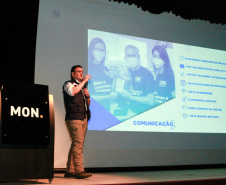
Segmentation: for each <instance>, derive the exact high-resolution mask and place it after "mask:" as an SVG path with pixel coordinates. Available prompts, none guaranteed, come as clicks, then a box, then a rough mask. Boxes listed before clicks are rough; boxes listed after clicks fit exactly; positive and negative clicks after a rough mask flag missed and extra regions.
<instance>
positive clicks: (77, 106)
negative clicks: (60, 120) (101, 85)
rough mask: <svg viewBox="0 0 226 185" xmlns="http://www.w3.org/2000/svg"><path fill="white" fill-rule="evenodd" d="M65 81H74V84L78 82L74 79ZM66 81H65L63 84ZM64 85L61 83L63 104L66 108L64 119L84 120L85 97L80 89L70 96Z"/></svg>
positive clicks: (85, 112)
mask: <svg viewBox="0 0 226 185" xmlns="http://www.w3.org/2000/svg"><path fill="white" fill-rule="evenodd" d="M67 82H71V83H74V84H75V85H77V84H78V83H77V82H76V81H75V80H74V79H72V80H69V81H67ZM67 82H65V83H64V85H65V84H66V83H67ZM64 85H63V95H64V105H65V109H66V115H65V120H84V119H85V116H86V114H87V111H86V107H85V99H84V96H83V93H82V90H80V91H79V92H78V93H77V94H76V95H75V96H70V95H69V94H67V93H66V92H65V91H64ZM87 108H88V105H87Z"/></svg>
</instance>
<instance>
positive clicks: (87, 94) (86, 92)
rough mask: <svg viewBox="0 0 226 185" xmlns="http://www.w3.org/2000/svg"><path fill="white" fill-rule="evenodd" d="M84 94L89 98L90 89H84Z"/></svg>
mask: <svg viewBox="0 0 226 185" xmlns="http://www.w3.org/2000/svg"><path fill="white" fill-rule="evenodd" d="M83 94H84V95H85V97H89V91H88V89H86V88H84V89H83Z"/></svg>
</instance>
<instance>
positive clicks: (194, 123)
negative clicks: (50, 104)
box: [35, 0, 226, 168]
mask: <svg viewBox="0 0 226 185" xmlns="http://www.w3.org/2000/svg"><path fill="white" fill-rule="evenodd" d="M225 30H226V26H225V25H217V24H210V23H209V22H207V21H206V22H205V21H200V20H189V21H188V20H185V19H182V18H181V17H179V16H175V15H173V14H170V13H162V14H159V15H156V14H151V13H149V12H145V11H143V10H141V9H140V8H137V7H136V6H134V5H131V6H130V5H128V4H124V3H117V2H110V1H103V0H92V1H84V0H64V1H62V0H40V6H39V17H38V30H37V45H36V58H35V60H36V61H35V84H43V85H47V86H48V87H49V93H50V94H52V95H53V100H54V116H55V117H54V118H55V138H54V143H55V145H54V168H66V163H67V157H68V151H69V149H70V146H71V140H70V136H69V133H68V130H67V126H66V123H65V107H64V102H63V89H62V87H63V84H64V83H65V82H66V81H68V80H70V77H71V76H70V75H71V74H70V71H71V67H72V66H74V65H82V67H83V71H84V76H85V75H87V74H90V75H91V76H92V79H91V80H89V82H88V84H87V88H88V90H89V93H90V97H91V104H90V109H91V119H90V120H89V122H88V130H87V134H86V139H85V143H84V152H83V157H84V166H85V167H86V168H102V167H110V168H111V167H137V166H139V167H142V166H175V165H197V164H200V165H201V164H223V163H224V164H225V163H226V158H225V156H226V143H225V140H226V134H225V133H226V124H225V123H226V100H225V93H226V88H225V87H226V79H225V78H226V45H225V42H224V40H223V39H222V38H224V37H225Z"/></svg>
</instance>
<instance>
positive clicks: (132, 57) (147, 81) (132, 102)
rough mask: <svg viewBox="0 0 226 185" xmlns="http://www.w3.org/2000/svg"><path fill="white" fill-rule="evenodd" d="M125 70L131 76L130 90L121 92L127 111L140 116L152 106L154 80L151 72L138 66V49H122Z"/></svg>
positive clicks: (129, 47)
mask: <svg viewBox="0 0 226 185" xmlns="http://www.w3.org/2000/svg"><path fill="white" fill-rule="evenodd" d="M124 53H125V60H126V64H127V68H128V70H129V72H130V75H131V81H132V82H131V90H130V91H124V92H121V95H122V96H123V97H124V98H125V99H126V100H127V101H129V109H130V110H132V111H133V112H134V113H135V114H140V113H142V112H145V111H147V110H149V109H150V108H152V107H153V105H154V91H153V90H154V78H153V75H152V74H151V72H150V71H149V70H148V69H146V68H144V67H143V66H141V65H140V54H139V49H138V48H137V47H135V46H133V45H127V46H126V47H125V49H124Z"/></svg>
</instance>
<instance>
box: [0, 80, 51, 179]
mask: <svg viewBox="0 0 226 185" xmlns="http://www.w3.org/2000/svg"><path fill="white" fill-rule="evenodd" d="M9 156H10V157H9ZM53 158H54V105H53V96H52V95H49V90H48V86H46V85H40V84H29V83H23V82H15V81H4V82H3V85H2V87H1V91H0V180H10V179H13V180H15V179H26V178H29V179H33V178H34V179H43V178H47V179H49V180H50V182H51V181H52V179H53V163H54V160H53ZM15 159H18V160H16V161H15ZM23 170H24V172H23Z"/></svg>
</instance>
